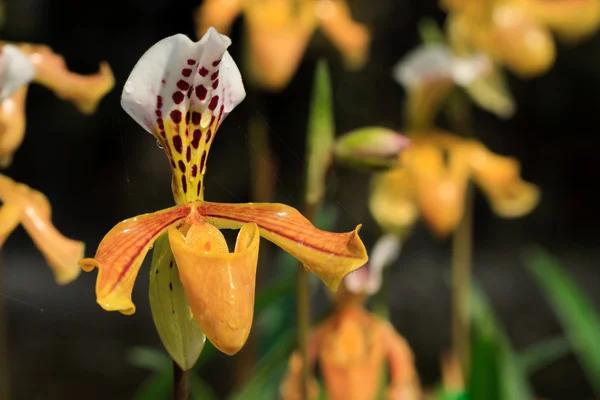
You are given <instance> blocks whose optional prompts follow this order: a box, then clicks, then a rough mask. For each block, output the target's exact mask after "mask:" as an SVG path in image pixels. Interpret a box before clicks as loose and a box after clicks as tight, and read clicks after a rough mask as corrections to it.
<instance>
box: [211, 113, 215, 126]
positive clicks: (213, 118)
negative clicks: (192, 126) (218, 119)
mask: <svg viewBox="0 0 600 400" xmlns="http://www.w3.org/2000/svg"><path fill="white" fill-rule="evenodd" d="M214 123H215V116H214V115H213V116H212V118H211V119H210V126H213V124H214Z"/></svg>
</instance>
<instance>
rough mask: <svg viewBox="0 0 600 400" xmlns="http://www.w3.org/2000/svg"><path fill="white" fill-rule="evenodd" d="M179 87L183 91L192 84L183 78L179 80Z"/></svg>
mask: <svg viewBox="0 0 600 400" xmlns="http://www.w3.org/2000/svg"><path fill="white" fill-rule="evenodd" d="M177 87H178V88H179V89H181V90H183V91H185V90H188V89H189V88H190V84H189V83H187V82H186V81H184V80H183V79H180V80H179V81H177Z"/></svg>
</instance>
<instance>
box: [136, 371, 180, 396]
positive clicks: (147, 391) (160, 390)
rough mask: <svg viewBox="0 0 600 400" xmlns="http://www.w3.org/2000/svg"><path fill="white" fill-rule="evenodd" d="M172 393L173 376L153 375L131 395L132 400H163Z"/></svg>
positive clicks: (169, 374)
mask: <svg viewBox="0 0 600 400" xmlns="http://www.w3.org/2000/svg"><path fill="white" fill-rule="evenodd" d="M172 391H173V375H172V374H171V373H170V372H169V373H166V374H160V375H157V374H153V375H151V376H150V377H148V378H147V379H146V380H145V381H144V382H143V383H142V384H141V385H140V386H139V387H138V389H137V390H136V392H135V393H134V394H133V397H132V400H164V399H166V398H168V396H169V395H170V394H171V392H172Z"/></svg>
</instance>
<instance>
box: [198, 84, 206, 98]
mask: <svg viewBox="0 0 600 400" xmlns="http://www.w3.org/2000/svg"><path fill="white" fill-rule="evenodd" d="M207 94H208V90H206V88H205V87H204V85H198V86H196V96H197V97H198V98H199V99H200V100H204V99H206V95H207Z"/></svg>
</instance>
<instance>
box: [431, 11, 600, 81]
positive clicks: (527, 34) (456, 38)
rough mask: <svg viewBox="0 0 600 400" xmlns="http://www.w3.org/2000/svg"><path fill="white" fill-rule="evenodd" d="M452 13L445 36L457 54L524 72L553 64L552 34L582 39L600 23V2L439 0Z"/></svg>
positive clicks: (536, 72) (532, 73) (527, 74)
mask: <svg viewBox="0 0 600 400" xmlns="http://www.w3.org/2000/svg"><path fill="white" fill-rule="evenodd" d="M441 3H442V5H443V6H444V7H445V8H446V9H447V10H448V11H449V12H450V17H449V23H448V34H449V37H450V41H451V43H452V45H453V48H454V49H455V50H457V51H459V52H467V53H472V52H474V51H482V52H484V53H486V54H488V55H489V56H490V57H491V58H492V60H494V61H495V62H498V63H499V64H503V65H505V66H506V67H507V68H508V69H510V70H512V71H513V72H515V73H517V74H519V75H521V76H523V77H532V76H537V75H540V74H542V73H544V72H546V71H547V70H548V69H549V68H550V67H551V66H552V64H553V63H554V59H555V53H556V49H555V44H554V41H553V39H552V34H551V32H552V31H554V32H556V34H557V35H558V36H559V37H560V38H562V39H564V40H566V41H576V40H581V39H583V38H584V37H586V36H589V35H591V34H592V33H593V32H595V31H596V30H597V29H598V26H599V25H600V2H599V1H598V0H552V1H548V0H508V1H505V0H441Z"/></svg>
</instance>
